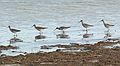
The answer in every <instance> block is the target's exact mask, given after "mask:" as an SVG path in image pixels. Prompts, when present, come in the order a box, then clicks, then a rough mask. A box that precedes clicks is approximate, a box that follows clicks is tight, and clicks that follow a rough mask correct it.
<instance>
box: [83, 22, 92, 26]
mask: <svg viewBox="0 0 120 66" xmlns="http://www.w3.org/2000/svg"><path fill="white" fill-rule="evenodd" d="M84 24H85V25H87V26H93V25H90V24H86V23H84Z"/></svg>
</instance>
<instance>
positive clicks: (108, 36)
mask: <svg viewBox="0 0 120 66" xmlns="http://www.w3.org/2000/svg"><path fill="white" fill-rule="evenodd" d="M110 37H112V35H111V33H110V31H109V30H108V31H106V32H105V36H104V38H110Z"/></svg>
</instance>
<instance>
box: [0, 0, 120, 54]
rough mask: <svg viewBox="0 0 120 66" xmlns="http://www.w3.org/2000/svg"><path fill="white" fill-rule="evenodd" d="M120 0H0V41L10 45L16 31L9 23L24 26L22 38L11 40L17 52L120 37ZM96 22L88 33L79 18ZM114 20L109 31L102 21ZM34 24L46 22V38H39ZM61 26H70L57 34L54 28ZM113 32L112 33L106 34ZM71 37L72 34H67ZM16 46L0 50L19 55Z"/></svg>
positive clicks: (1, 43)
mask: <svg viewBox="0 0 120 66" xmlns="http://www.w3.org/2000/svg"><path fill="white" fill-rule="evenodd" d="M119 3H120V0H109V1H108V0H0V45H9V44H10V42H9V40H10V39H11V38H13V34H12V33H11V32H10V31H9V29H8V26H9V25H10V26H11V27H13V28H18V29H20V30H21V32H20V33H18V38H19V39H21V40H23V42H16V43H12V44H11V45H13V46H18V47H19V49H17V50H15V51H18V52H28V53H32V52H38V51H46V52H49V51H55V50H56V49H57V48H52V49H49V50H46V49H40V46H43V45H56V44H69V43H81V44H86V43H96V42H98V41H101V40H104V39H105V37H110V36H111V37H113V38H119V36H120V34H119V32H120V30H119V29H120V26H119V25H120V22H119V19H120V15H119V14H120V4H119ZM81 19H83V20H84V22H85V23H89V24H93V25H94V27H92V28H90V30H89V31H88V33H87V36H86V32H85V31H83V30H84V29H85V28H83V27H82V25H81V23H79V21H80V20H81ZM101 19H104V20H105V22H106V23H110V24H114V25H115V26H114V27H111V29H110V31H109V32H108V33H107V32H106V30H107V29H106V28H105V27H104V25H103V23H102V22H101V21H100V20H101ZM33 24H36V25H44V26H47V27H48V29H46V30H43V36H45V37H46V38H45V39H39V40H37V41H36V42H35V41H34V40H35V36H38V35H39V34H38V31H37V30H36V29H35V28H34V27H32V25H33ZM59 26H70V27H71V28H69V29H68V30H66V32H65V35H66V36H67V38H66V37H56V35H59V34H61V32H60V31H54V29H55V28H56V27H59ZM108 34H110V35H109V36H107V35H108ZM68 37H69V38H68ZM11 51H13V50H7V51H6V50H5V51H2V53H1V54H7V55H13V56H14V55H18V54H20V53H12V52H11Z"/></svg>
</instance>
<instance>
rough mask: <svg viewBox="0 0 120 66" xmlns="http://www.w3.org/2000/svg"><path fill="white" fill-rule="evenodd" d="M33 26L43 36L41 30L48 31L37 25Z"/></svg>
mask: <svg viewBox="0 0 120 66" xmlns="http://www.w3.org/2000/svg"><path fill="white" fill-rule="evenodd" d="M33 26H34V27H35V29H36V30H38V31H40V34H41V30H43V29H47V27H42V26H36V25H35V24H34V25H33Z"/></svg>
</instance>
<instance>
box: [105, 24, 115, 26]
mask: <svg viewBox="0 0 120 66" xmlns="http://www.w3.org/2000/svg"><path fill="white" fill-rule="evenodd" d="M106 25H109V26H114V25H111V24H106Z"/></svg>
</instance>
